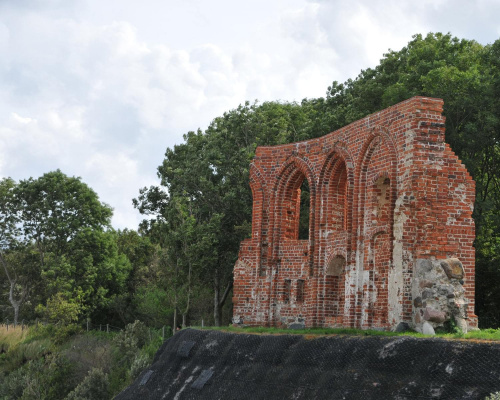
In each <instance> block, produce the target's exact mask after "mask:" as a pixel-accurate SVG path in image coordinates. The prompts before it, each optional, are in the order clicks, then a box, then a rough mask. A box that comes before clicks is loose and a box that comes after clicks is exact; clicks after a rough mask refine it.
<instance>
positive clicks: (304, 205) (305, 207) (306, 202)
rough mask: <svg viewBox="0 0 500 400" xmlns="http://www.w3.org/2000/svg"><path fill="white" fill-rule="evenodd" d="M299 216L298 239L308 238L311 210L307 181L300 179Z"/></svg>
mask: <svg viewBox="0 0 500 400" xmlns="http://www.w3.org/2000/svg"><path fill="white" fill-rule="evenodd" d="M299 190H300V216H299V240H309V213H310V210H311V201H310V197H311V196H310V192H309V182H307V179H304V180H303V181H302V185H301V186H300V189H299Z"/></svg>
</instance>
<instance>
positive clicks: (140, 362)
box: [129, 353, 151, 381]
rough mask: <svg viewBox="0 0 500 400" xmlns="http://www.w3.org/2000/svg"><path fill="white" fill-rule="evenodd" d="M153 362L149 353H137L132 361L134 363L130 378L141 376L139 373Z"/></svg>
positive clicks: (131, 367)
mask: <svg viewBox="0 0 500 400" xmlns="http://www.w3.org/2000/svg"><path fill="white" fill-rule="evenodd" d="M149 364H151V359H150V358H149V357H148V355H147V354H143V353H140V354H137V355H136V356H135V358H134V361H132V365H131V366H130V372H129V375H130V380H131V381H133V380H134V379H135V378H137V377H138V376H139V374H140V373H141V372H142V371H143V370H144V369H145V368H146V367H148V366H149Z"/></svg>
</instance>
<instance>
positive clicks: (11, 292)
mask: <svg viewBox="0 0 500 400" xmlns="http://www.w3.org/2000/svg"><path fill="white" fill-rule="evenodd" d="M0 262H1V263H2V266H3V269H4V271H5V275H7V279H8V281H9V284H10V288H9V302H10V304H11V305H12V308H13V309H14V326H16V325H17V321H18V319H19V307H20V306H21V304H22V303H23V301H24V297H25V296H26V291H27V290H26V288H25V287H23V290H22V293H21V297H20V298H19V299H18V300H16V299H15V297H14V289H15V287H16V283H17V274H15V271H14V275H15V276H14V278H12V277H11V275H10V274H9V269H8V268H7V261H5V258H4V257H3V254H2V253H0Z"/></svg>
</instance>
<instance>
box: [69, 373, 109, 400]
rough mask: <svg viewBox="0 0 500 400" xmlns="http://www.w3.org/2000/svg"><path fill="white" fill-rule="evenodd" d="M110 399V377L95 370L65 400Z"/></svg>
mask: <svg viewBox="0 0 500 400" xmlns="http://www.w3.org/2000/svg"><path fill="white" fill-rule="evenodd" d="M109 397H110V393H109V382H108V375H107V374H105V373H104V372H103V371H102V369H100V368H93V369H92V370H90V372H89V373H88V375H87V376H86V377H85V379H84V380H83V381H82V382H81V383H80V384H79V385H78V386H77V387H76V388H75V390H73V391H72V392H71V393H70V394H69V395H68V396H67V397H66V399H65V400H103V399H108V398H109Z"/></svg>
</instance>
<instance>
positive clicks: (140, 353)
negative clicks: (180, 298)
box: [0, 323, 163, 400]
mask: <svg viewBox="0 0 500 400" xmlns="http://www.w3.org/2000/svg"><path fill="white" fill-rule="evenodd" d="M162 342H163V340H162V337H161V331H159V330H153V329H149V328H147V327H146V326H144V325H143V324H141V323H135V324H130V325H129V326H127V328H126V329H125V330H123V331H121V332H118V333H106V332H100V331H94V332H92V331H91V332H83V331H82V330H81V329H79V328H78V327H77V326H74V325H73V326H71V325H70V326H63V327H56V326H54V325H47V326H42V325H40V326H39V327H30V328H29V329H25V330H24V331H22V330H21V327H17V328H16V329H13V328H12V327H9V329H8V330H7V329H6V328H5V327H4V326H2V327H0V399H2V400H3V399H33V398H38V399H46V400H49V399H50V400H57V399H61V400H62V399H64V400H76V399H81V398H100V399H111V398H113V397H114V396H115V395H116V394H117V393H119V392H120V391H121V390H123V389H124V388H125V387H127V386H128V385H129V384H130V383H131V381H132V380H133V379H135V378H136V377H137V376H138V375H139V373H140V372H141V371H142V370H143V369H144V368H146V367H147V366H148V365H150V364H151V362H152V359H153V356H154V354H155V353H156V351H157V350H158V348H159V346H160V345H161V344H162Z"/></svg>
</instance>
